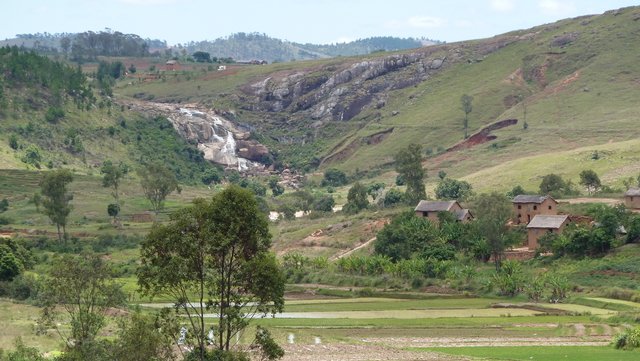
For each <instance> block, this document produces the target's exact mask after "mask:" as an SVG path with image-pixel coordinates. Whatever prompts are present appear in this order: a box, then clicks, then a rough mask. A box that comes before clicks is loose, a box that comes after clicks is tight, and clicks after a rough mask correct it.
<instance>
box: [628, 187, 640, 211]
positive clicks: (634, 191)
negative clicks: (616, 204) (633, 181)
mask: <svg viewBox="0 0 640 361" xmlns="http://www.w3.org/2000/svg"><path fill="white" fill-rule="evenodd" d="M624 205H625V206H626V207H627V208H631V209H640V188H629V190H627V191H626V192H625V193H624Z"/></svg>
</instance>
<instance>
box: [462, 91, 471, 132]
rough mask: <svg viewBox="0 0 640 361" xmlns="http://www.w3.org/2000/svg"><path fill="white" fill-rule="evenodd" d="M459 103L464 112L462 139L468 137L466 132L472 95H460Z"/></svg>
mask: <svg viewBox="0 0 640 361" xmlns="http://www.w3.org/2000/svg"><path fill="white" fill-rule="evenodd" d="M460 104H461V105H462V111H463V112H464V123H463V126H464V139H467V138H468V137H469V135H468V134H467V130H468V129H469V113H471V111H472V110H473V97H472V96H471V95H469V94H463V95H462V96H461V97H460Z"/></svg>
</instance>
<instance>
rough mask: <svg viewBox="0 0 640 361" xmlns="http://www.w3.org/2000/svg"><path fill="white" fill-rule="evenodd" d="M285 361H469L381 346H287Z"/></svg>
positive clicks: (455, 357) (461, 358)
mask: <svg viewBox="0 0 640 361" xmlns="http://www.w3.org/2000/svg"><path fill="white" fill-rule="evenodd" d="M283 348H284V349H285V354H284V357H283V358H282V360H283V361H334V360H344V361H378V360H380V361H382V360H398V361H404V360H416V361H418V360H468V358H464V357H460V356H448V355H443V354H440V353H435V352H412V351H405V350H400V349H396V348H392V347H385V346H379V345H347V344H328V345H324V344H320V345H285V346H284V347H283Z"/></svg>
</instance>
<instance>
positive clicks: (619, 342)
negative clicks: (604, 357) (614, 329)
mask: <svg viewBox="0 0 640 361" xmlns="http://www.w3.org/2000/svg"><path fill="white" fill-rule="evenodd" d="M613 346H614V347H615V348H617V349H623V350H633V349H636V348H638V347H640V327H636V328H632V329H629V330H627V331H625V332H623V333H620V334H617V335H616V336H615V337H614V339H613Z"/></svg>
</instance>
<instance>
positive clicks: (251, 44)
mask: <svg viewBox="0 0 640 361" xmlns="http://www.w3.org/2000/svg"><path fill="white" fill-rule="evenodd" d="M438 43H440V42H439V41H436V40H429V39H426V38H423V39H415V38H396V37H392V36H381V37H372V38H367V39H358V40H355V41H352V42H348V43H337V44H325V45H317V44H300V43H293V42H288V41H283V40H280V39H276V38H272V37H269V36H268V35H266V34H261V33H236V34H232V35H230V36H228V37H224V38H218V39H216V40H212V41H209V40H207V41H198V42H189V43H187V44H182V45H178V46H177V48H178V49H185V50H186V51H187V52H189V53H194V52H197V51H204V52H208V53H210V54H211V55H212V56H216V57H230V58H233V59H236V60H241V61H242V60H245V61H248V60H267V61H269V62H282V61H291V60H305V59H318V58H331V57H336V56H353V55H365V54H369V53H372V52H376V51H393V50H404V49H412V48H419V47H421V46H423V45H430V44H438Z"/></svg>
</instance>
